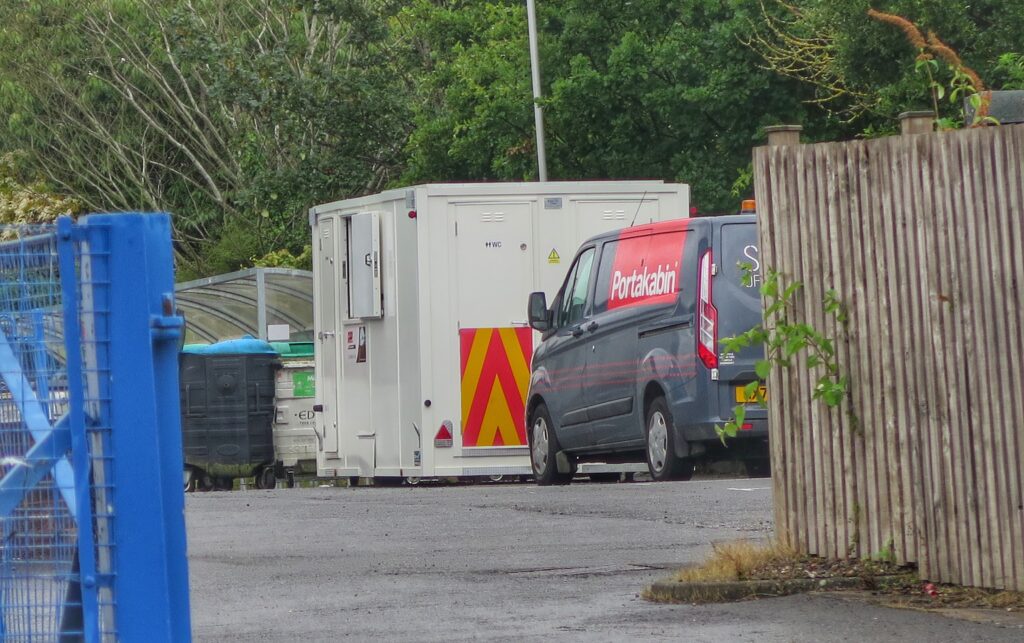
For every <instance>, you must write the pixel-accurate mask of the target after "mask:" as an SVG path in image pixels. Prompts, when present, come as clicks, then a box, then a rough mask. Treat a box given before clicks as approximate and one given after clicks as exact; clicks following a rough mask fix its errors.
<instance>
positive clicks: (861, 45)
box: [747, 0, 1024, 135]
mask: <svg viewBox="0 0 1024 643" xmlns="http://www.w3.org/2000/svg"><path fill="white" fill-rule="evenodd" d="M763 2H764V5H763V6H764V7H765V12H764V14H763V16H762V17H761V18H760V19H759V20H754V21H753V22H752V23H751V33H752V35H751V37H750V38H748V39H747V42H748V44H749V45H750V46H751V47H752V48H753V49H754V50H755V51H757V52H758V53H759V54H760V55H761V56H762V57H763V59H764V64H766V65H767V66H768V67H769V68H771V69H773V70H775V71H777V72H779V73H781V74H786V75H789V76H791V77H794V78H797V79H799V80H801V81H804V82H805V83H806V84H807V85H808V86H811V87H813V88H814V90H815V92H816V98H817V100H819V101H820V104H821V105H822V106H823V107H825V108H826V110H828V111H829V112H830V113H831V114H833V115H834V116H835V117H836V118H837V119H838V120H840V121H843V122H844V125H843V126H842V128H841V131H842V133H844V134H846V135H853V134H856V133H858V132H860V131H863V130H873V131H879V130H887V129H891V128H892V127H893V123H894V119H895V117H896V116H897V115H898V114H899V113H900V112H903V111H907V110H914V109H930V108H931V107H932V97H931V92H930V87H929V85H930V79H929V78H928V77H927V76H925V75H922V74H919V73H917V72H916V69H915V58H916V57H917V56H918V53H919V47H918V46H916V45H914V44H912V43H910V42H908V38H907V35H906V33H905V32H903V31H901V30H900V29H898V28H895V27H894V26H893V25H891V24H885V23H882V22H879V21H877V20H871V19H868V18H867V11H868V9H869V8H870V7H872V6H873V7H874V8H875V9H877V10H879V11H884V12H886V13H890V14H897V15H900V16H903V17H905V18H907V19H909V20H911V21H913V22H914V23H915V24H916V25H917V26H918V27H919V28H920V30H921V31H922V33H923V34H924V35H925V36H926V37H927V35H928V34H929V33H933V34H935V36H937V37H938V38H939V39H940V40H941V41H943V42H944V43H945V44H946V45H948V46H949V47H950V48H951V49H952V50H954V51H955V52H957V54H959V57H960V58H961V59H962V60H963V63H964V64H965V65H967V66H968V67H970V68H972V69H973V70H975V71H977V72H978V74H979V75H980V77H981V79H982V80H983V81H984V82H985V83H986V85H987V86H988V88H990V89H991V88H995V89H999V88H1004V87H1005V88H1011V87H1013V86H1015V85H1014V84H1013V70H1012V62H1011V61H1010V59H1007V58H1003V57H1004V56H1005V54H1007V53H1008V52H1020V50H1021V40H1020V34H1021V32H1022V30H1024V5H1021V4H1020V3H1006V2H1002V1H1001V0H977V1H975V0H970V1H968V0H933V1H929V2H923V1H921V0H887V1H886V2H880V3H879V2H871V1H870V0H849V1H848V2H829V1H828V0H794V1H792V2H790V1H789V0H787V2H786V3H785V4H783V3H782V2H780V0H763ZM780 6H784V7H786V11H785V13H782V14H779V13H778V7H780ZM1001 60H1005V61H1006V63H1005V65H1009V67H1006V66H1005V65H1003V64H1001V62H1000V61H1001ZM941 73H942V74H943V75H942V76H940V77H939V80H940V81H942V82H948V80H949V79H950V78H951V77H952V75H953V73H954V70H953V69H951V68H949V66H944V67H943V68H942V69H941ZM956 109H957V106H954V105H946V106H945V112H946V113H947V114H949V113H952V112H953V111H956Z"/></svg>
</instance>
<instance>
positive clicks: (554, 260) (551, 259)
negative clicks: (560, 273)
mask: <svg viewBox="0 0 1024 643" xmlns="http://www.w3.org/2000/svg"><path fill="white" fill-rule="evenodd" d="M561 262H562V258H561V257H559V256H558V251H556V250H555V249H554V248H552V249H551V254H549V255H548V263H561Z"/></svg>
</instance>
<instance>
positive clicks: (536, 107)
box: [526, 0, 548, 181]
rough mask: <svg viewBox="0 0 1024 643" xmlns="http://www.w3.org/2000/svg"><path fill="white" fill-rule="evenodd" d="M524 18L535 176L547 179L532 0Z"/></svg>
mask: <svg viewBox="0 0 1024 643" xmlns="http://www.w3.org/2000/svg"><path fill="white" fill-rule="evenodd" d="M526 19H527V26H528V29H529V32H530V71H531V74H532V76H533V122H534V127H535V128H536V130H537V178H538V179H539V180H540V181H547V180H548V162H547V159H546V158H545V156H544V109H543V108H541V106H540V103H539V102H538V101H539V99H540V97H541V93H540V55H539V54H538V53H537V11H536V9H535V8H534V3H533V0H526Z"/></svg>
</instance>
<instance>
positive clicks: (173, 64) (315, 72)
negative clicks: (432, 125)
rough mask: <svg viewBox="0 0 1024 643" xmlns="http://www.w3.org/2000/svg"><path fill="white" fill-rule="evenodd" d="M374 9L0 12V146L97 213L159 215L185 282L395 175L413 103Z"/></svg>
mask: <svg viewBox="0 0 1024 643" xmlns="http://www.w3.org/2000/svg"><path fill="white" fill-rule="evenodd" d="M393 11H394V9H393V3H390V2H387V3H380V2H371V1H370V0H344V1H342V0H337V1H333V2H324V1H317V2H312V1H309V0H194V1H193V2H189V3H165V2H159V0H139V1H137V2H119V1H116V0H85V1H84V2H74V3H73V2H70V1H68V0H49V1H47V2H42V1H41V0H40V1H28V2H18V3H6V4H4V5H3V6H2V7H0V20H3V21H4V24H5V27H6V28H5V30H4V31H3V33H2V34H0V110H2V111H3V112H5V113H8V114H10V116H9V117H8V118H7V120H6V122H0V150H3V149H8V150H10V149H24V150H25V151H26V153H27V156H28V158H27V163H28V164H29V165H30V166H31V167H32V169H33V170H34V171H35V172H37V173H38V174H40V175H43V176H46V177H47V178H48V179H49V180H50V181H52V182H53V183H54V184H55V185H56V186H57V188H59V189H60V190H61V191H62V192H66V193H69V194H72V195H74V196H75V197H76V198H77V199H79V200H80V201H81V202H82V204H83V206H84V207H85V208H87V209H90V210H138V209H146V210H167V211H170V212H171V213H172V215H173V221H174V230H175V250H176V253H177V259H178V268H179V272H180V273H181V275H182V276H200V275H206V274H212V273H215V272H222V271H227V270H234V269H236V268H238V267H241V266H244V265H246V264H249V263H251V260H252V259H251V258H252V257H254V256H262V255H265V254H267V253H268V252H271V251H273V250H280V249H287V250H289V251H290V252H293V253H298V252H300V251H301V249H302V247H303V246H304V245H305V244H307V243H308V236H309V227H308V225H307V218H306V212H307V210H308V208H309V207H310V206H311V205H314V204H316V203H320V202H324V201H329V200H334V199H338V198H344V197H348V196H354V195H361V194H364V193H367V192H375V191H378V190H380V189H381V188H382V187H384V186H386V185H387V184H388V183H389V182H390V181H391V180H392V179H393V178H394V177H395V176H397V169H398V168H399V167H400V166H401V165H402V160H403V159H402V147H403V145H404V142H405V139H406V137H407V135H408V132H409V128H410V118H411V115H410V113H409V111H408V107H407V105H408V101H407V95H406V94H404V93H403V92H401V91H395V86H396V81H395V74H394V73H393V66H392V65H391V63H392V62H394V56H393V55H392V53H391V47H392V36H391V34H390V32H389V29H388V20H389V19H390V18H391V16H392V14H393Z"/></svg>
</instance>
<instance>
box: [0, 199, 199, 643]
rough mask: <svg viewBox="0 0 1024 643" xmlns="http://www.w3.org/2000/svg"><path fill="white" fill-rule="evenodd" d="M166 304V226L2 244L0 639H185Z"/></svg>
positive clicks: (70, 232)
mask: <svg viewBox="0 0 1024 643" xmlns="http://www.w3.org/2000/svg"><path fill="white" fill-rule="evenodd" d="M173 289H174V280H173V271H172V265H171V246H170V221H169V218H168V217H167V216H166V215H139V214H124V215H93V216H89V217H85V218H84V219H82V220H81V222H80V223H78V224H73V223H72V222H71V221H70V220H69V219H61V220H60V221H59V222H58V224H57V225H56V226H53V227H33V228H6V229H0V545H2V549H0V640H3V641H56V640H61V641H64V640H85V641H101V640H102V641H108V640H125V641H134V640H146V641H182V640H188V638H189V632H190V626H189V610H188V574H187V565H186V560H185V534H184V516H183V512H184V501H183V495H182V487H181V475H182V474H181V471H182V461H181V460H182V458H181V431H180V424H179V418H178V402H177V348H178V340H179V338H180V336H181V332H182V321H181V318H180V317H178V316H176V315H175V314H174V302H173V298H172V297H173V295H172V293H173ZM65 331H67V332H65Z"/></svg>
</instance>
